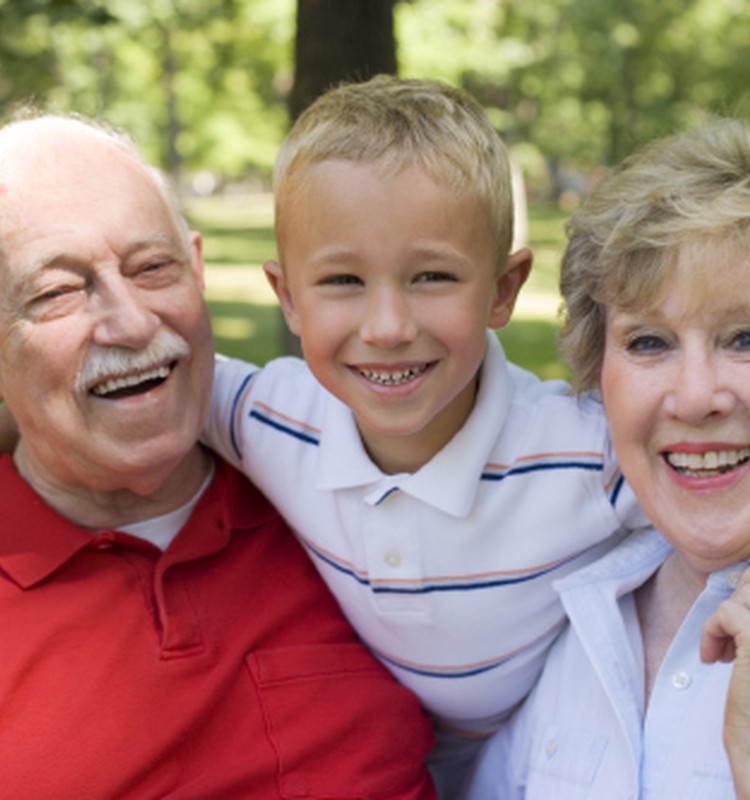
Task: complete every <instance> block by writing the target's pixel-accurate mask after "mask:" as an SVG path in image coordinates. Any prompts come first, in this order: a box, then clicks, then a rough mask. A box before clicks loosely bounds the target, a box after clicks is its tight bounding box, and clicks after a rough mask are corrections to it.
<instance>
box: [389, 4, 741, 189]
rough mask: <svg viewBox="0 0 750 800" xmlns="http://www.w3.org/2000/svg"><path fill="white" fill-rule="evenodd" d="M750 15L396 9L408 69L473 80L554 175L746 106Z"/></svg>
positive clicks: (681, 8) (623, 9) (502, 125)
mask: <svg viewBox="0 0 750 800" xmlns="http://www.w3.org/2000/svg"><path fill="white" fill-rule="evenodd" d="M749 27H750V5H748V3H747V2H746V0H659V2H653V0H534V2H528V0H412V2H409V3H403V4H402V5H401V6H400V7H399V14H398V37H399V44H400V50H399V52H400V56H401V71H402V73H404V74H431V75H438V76H441V77H443V78H445V79H447V80H450V81H452V82H455V83H457V84H459V85H463V86H464V87H466V88H468V89H469V90H471V91H472V92H473V93H474V94H475V95H476V96H477V97H478V98H479V99H480V100H481V101H482V102H483V103H484V104H485V106H486V107H487V108H488V109H489V111H490V113H491V114H493V118H494V120H495V122H496V124H497V126H498V128H499V129H500V130H501V131H502V132H503V134H504V136H505V138H506V140H507V141H508V142H509V143H510V144H511V145H515V147H516V149H517V151H519V152H520V154H521V157H522V158H523V157H525V158H526V161H527V167H528V168H531V167H533V166H534V164H536V165H537V167H540V166H541V165H543V168H544V171H551V173H552V175H553V176H554V175H556V174H558V173H559V172H560V170H561V169H562V168H563V167H564V166H565V165H576V166H577V167H578V168H580V169H590V168H592V167H595V166H597V165H601V164H610V163H613V162H615V161H618V160H620V159H621V158H623V157H624V156H625V155H626V154H627V153H629V152H631V151H632V150H633V149H634V148H635V147H637V146H639V145H640V144H642V143H643V142H645V141H647V140H649V139H651V138H653V137H655V136H660V135H664V134H666V133H669V132H672V131H674V130H677V129H679V128H682V127H685V126H688V125H692V124H695V123H696V122H698V121H699V120H700V119H701V118H702V117H704V116H705V115H706V114H708V113H730V114H736V115H740V116H745V115H747V114H748V113H750V107H748V87H747V81H746V76H747V75H748V66H750V39H748V37H747V35H746V33H747V30H748V28H749Z"/></svg>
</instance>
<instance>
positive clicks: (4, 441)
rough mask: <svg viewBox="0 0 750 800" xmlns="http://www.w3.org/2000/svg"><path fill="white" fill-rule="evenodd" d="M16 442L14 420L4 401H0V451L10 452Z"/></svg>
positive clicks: (16, 435)
mask: <svg viewBox="0 0 750 800" xmlns="http://www.w3.org/2000/svg"><path fill="white" fill-rule="evenodd" d="M17 444H18V428H17V427H16V420H15V418H14V417H13V415H12V414H11V413H10V409H9V408H8V406H7V405H6V404H5V403H0V453H12V452H13V451H14V450H15V449H16V445H17Z"/></svg>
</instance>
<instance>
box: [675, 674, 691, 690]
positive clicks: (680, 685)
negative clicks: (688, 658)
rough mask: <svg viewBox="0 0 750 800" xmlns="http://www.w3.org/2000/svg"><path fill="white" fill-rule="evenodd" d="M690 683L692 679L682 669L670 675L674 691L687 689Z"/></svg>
mask: <svg viewBox="0 0 750 800" xmlns="http://www.w3.org/2000/svg"><path fill="white" fill-rule="evenodd" d="M692 682H693V679H692V678H691V677H690V674H689V673H687V672H685V670H684V669H681V670H678V671H677V672H675V674H674V675H672V686H674V688H675V689H687V688H688V686H690V684H691V683H692Z"/></svg>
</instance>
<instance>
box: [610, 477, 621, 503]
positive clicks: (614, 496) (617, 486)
mask: <svg viewBox="0 0 750 800" xmlns="http://www.w3.org/2000/svg"><path fill="white" fill-rule="evenodd" d="M624 485H625V478H624V476H622V475H620V477H619V478H618V479H617V480H616V481H615V486H614V488H613V489H612V495H611V497H610V498H609V502H610V503H611V504H612V505H613V506H614V505H616V504H617V498H618V497H619V496H620V492H621V491H622V487H623V486H624Z"/></svg>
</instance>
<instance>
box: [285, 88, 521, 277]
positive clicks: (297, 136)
mask: <svg viewBox="0 0 750 800" xmlns="http://www.w3.org/2000/svg"><path fill="white" fill-rule="evenodd" d="M329 160H343V161H351V162H355V163H366V164H373V165H375V166H376V167H377V168H378V169H379V170H382V171H383V173H389V172H390V173H395V172H398V171H399V170H401V169H402V168H404V167H407V166H417V167H419V168H420V169H423V170H424V171H425V172H426V173H427V174H428V175H429V176H430V178H431V179H432V180H433V181H435V182H436V183H438V184H439V185H441V186H444V187H447V188H449V189H452V190H455V191H456V192H462V193H467V194H469V195H472V196H475V197H477V198H478V199H479V201H480V202H481V203H482V205H483V206H484V207H485V208H486V209H487V214H488V219H489V223H490V226H491V230H492V232H493V235H494V236H495V238H496V242H497V251H498V262H499V264H501V265H502V264H504V263H505V260H506V258H507V256H508V253H509V252H510V247H511V241H512V238H513V201H512V191H511V177H510V167H509V163H508V156H507V152H506V149H505V146H504V145H503V142H502V141H501V139H500V137H499V136H498V134H497V132H496V131H495V129H494V128H493V127H492V124H491V123H490V121H489V119H488V117H487V115H486V114H485V112H484V110H483V109H482V107H481V106H480V105H479V104H478V103H477V102H476V101H475V100H474V99H473V98H472V97H470V96H469V95H468V94H466V93H465V92H462V91H460V90H458V89H456V88H454V87H451V86H448V85H446V84H443V83H441V82H438V81H427V80H405V79H398V78H394V77H390V76H385V75H379V76H377V77H375V78H373V79H371V80H369V81H367V82H364V83H347V84H342V85H340V86H337V87H335V88H333V89H331V90H329V91H328V92H326V93H325V94H324V95H322V96H321V97H319V98H318V99H317V100H316V101H315V102H314V103H313V104H312V105H311V106H309V107H308V108H307V109H306V110H305V111H304V112H303V113H302V114H301V115H300V117H299V118H298V119H297V121H296V123H295V124H294V126H293V127H292V130H291V131H290V133H289V135H288V136H287V138H286V140H285V142H284V144H283V145H282V147H281V150H280V152H279V155H278V158H277V160H276V165H275V168H274V178H273V188H274V196H275V205H276V231H277V238H278V239H279V241H280V242H281V239H282V238H283V237H282V235H281V234H282V231H283V226H284V209H285V207H286V204H287V202H288V200H289V196H290V194H291V193H292V192H293V191H294V187H295V186H296V181H297V180H298V179H299V177H300V176H301V175H302V174H303V173H304V171H305V170H306V169H309V168H310V167H312V166H314V165H316V164H319V163H321V162H324V161H329Z"/></svg>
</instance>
